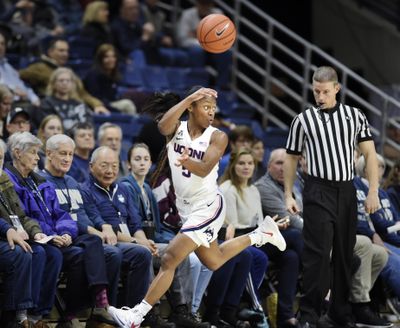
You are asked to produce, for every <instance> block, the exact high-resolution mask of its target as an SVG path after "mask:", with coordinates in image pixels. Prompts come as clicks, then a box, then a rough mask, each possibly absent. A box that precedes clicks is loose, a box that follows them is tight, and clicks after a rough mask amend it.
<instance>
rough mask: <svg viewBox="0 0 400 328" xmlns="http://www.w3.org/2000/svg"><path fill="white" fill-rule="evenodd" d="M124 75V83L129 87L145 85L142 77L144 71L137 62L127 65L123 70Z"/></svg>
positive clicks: (122, 82)
mask: <svg viewBox="0 0 400 328" xmlns="http://www.w3.org/2000/svg"><path fill="white" fill-rule="evenodd" d="M123 72H124V73H123V76H122V81H121V84H122V85H126V86H129V87H143V86H144V81H143V78H142V71H141V67H139V66H136V65H135V64H133V63H131V64H128V65H126V67H125V69H124V70H123Z"/></svg>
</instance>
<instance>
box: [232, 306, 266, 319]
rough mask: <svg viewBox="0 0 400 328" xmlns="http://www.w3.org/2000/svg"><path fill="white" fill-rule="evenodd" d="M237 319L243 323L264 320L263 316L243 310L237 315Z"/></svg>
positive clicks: (252, 311)
mask: <svg viewBox="0 0 400 328" xmlns="http://www.w3.org/2000/svg"><path fill="white" fill-rule="evenodd" d="M237 318H238V319H239V320H243V321H249V322H260V321H262V320H263V319H264V314H263V313H261V312H258V311H254V310H251V309H247V308H243V309H241V310H240V311H239V312H238V313H237Z"/></svg>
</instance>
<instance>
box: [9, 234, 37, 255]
mask: <svg viewBox="0 0 400 328" xmlns="http://www.w3.org/2000/svg"><path fill="white" fill-rule="evenodd" d="M6 235H7V241H8V244H9V245H10V248H11V249H15V244H18V245H19V246H21V248H22V249H23V250H24V251H25V252H30V253H32V248H31V246H30V245H29V244H28V243H27V242H26V241H25V240H23V239H22V237H21V236H20V235H19V234H18V233H17V232H16V231H15V230H14V229H13V228H10V229H8V230H7V233H6Z"/></svg>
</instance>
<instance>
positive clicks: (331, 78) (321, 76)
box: [312, 66, 338, 83]
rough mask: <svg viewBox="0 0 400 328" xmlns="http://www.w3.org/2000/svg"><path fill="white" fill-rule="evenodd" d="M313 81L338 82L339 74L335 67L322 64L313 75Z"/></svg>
mask: <svg viewBox="0 0 400 328" xmlns="http://www.w3.org/2000/svg"><path fill="white" fill-rule="evenodd" d="M312 79H313V81H316V82H321V83H324V82H333V83H338V76H337V73H336V71H335V69H334V68H333V67H330V66H321V67H318V68H317V69H316V70H315V72H314V74H313V77H312Z"/></svg>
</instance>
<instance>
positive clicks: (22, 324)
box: [16, 319, 32, 328]
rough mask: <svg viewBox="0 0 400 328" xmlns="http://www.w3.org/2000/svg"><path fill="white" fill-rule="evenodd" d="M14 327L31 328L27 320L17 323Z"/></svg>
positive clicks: (30, 323)
mask: <svg viewBox="0 0 400 328" xmlns="http://www.w3.org/2000/svg"><path fill="white" fill-rule="evenodd" d="M16 327H18V328H32V322H30V321H29V320H28V319H26V320H24V321H22V322H17V325H16Z"/></svg>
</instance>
